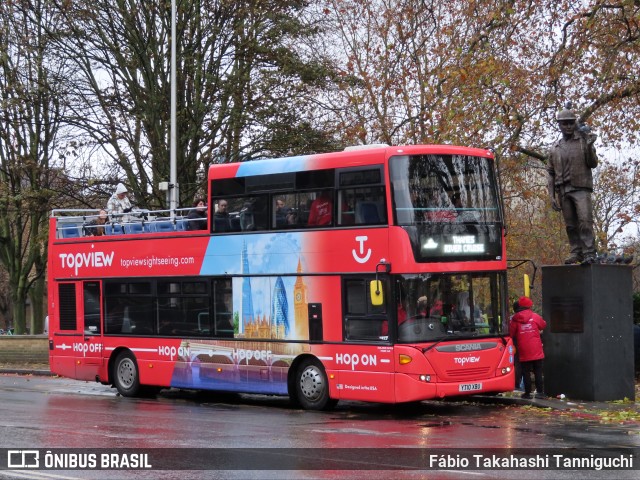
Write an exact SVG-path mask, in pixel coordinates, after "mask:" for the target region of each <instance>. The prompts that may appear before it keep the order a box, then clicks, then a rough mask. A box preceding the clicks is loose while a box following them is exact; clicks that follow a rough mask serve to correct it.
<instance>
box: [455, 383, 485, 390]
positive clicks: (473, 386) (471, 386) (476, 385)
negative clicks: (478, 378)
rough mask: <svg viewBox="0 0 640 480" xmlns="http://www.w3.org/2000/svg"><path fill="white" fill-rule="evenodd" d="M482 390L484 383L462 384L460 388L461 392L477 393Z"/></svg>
mask: <svg viewBox="0 0 640 480" xmlns="http://www.w3.org/2000/svg"><path fill="white" fill-rule="evenodd" d="M476 390H482V383H461V384H460V386H459V387H458V391H459V392H475V391H476Z"/></svg>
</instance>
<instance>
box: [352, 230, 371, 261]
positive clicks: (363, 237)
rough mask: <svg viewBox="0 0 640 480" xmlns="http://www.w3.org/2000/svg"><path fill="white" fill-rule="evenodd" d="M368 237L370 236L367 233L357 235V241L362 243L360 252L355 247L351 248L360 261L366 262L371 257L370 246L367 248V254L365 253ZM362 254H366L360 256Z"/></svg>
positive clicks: (355, 258)
mask: <svg viewBox="0 0 640 480" xmlns="http://www.w3.org/2000/svg"><path fill="white" fill-rule="evenodd" d="M368 239H369V237H367V236H366V235H359V236H357V237H356V242H358V243H360V254H358V253H357V252H356V249H355V248H354V249H353V250H351V253H352V254H353V259H354V260H355V261H356V262H358V263H366V262H367V261H368V260H369V258H370V257H371V249H370V248H368V249H367V254H366V255H364V242H366V241H367V240H368ZM360 255H364V256H360Z"/></svg>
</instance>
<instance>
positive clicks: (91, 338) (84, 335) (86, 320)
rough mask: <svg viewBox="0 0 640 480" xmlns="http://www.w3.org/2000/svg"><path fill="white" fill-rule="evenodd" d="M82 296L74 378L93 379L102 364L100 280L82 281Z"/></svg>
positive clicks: (79, 303)
mask: <svg viewBox="0 0 640 480" xmlns="http://www.w3.org/2000/svg"><path fill="white" fill-rule="evenodd" d="M81 295H82V298H81V299H79V300H80V302H78V305H82V309H81V310H80V309H79V310H80V311H79V312H78V313H79V314H78V320H79V321H78V330H79V332H80V333H81V336H80V340H79V343H78V344H77V345H76V346H75V347H74V348H75V351H76V357H77V358H76V378H77V379H79V380H95V378H96V375H97V374H98V370H99V368H100V366H101V365H102V357H103V350H104V344H103V342H102V328H101V321H100V319H101V317H102V315H101V310H102V301H101V298H102V297H101V294H100V282H98V281H89V282H82V292H81Z"/></svg>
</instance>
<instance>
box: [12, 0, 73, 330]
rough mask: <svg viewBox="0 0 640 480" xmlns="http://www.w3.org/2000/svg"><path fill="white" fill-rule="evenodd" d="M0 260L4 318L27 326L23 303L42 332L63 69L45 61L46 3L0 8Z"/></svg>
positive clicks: (51, 59) (36, 1)
mask: <svg viewBox="0 0 640 480" xmlns="http://www.w3.org/2000/svg"><path fill="white" fill-rule="evenodd" d="M0 17H1V18H2V19H3V21H2V23H1V24H0V25H1V26H0V52H2V54H1V55H0V96H1V97H0V101H1V108H0V262H1V263H2V266H3V267H4V268H5V269H6V272H7V276H8V284H9V291H10V300H11V302H10V305H9V306H10V309H11V312H10V317H12V318H13V322H14V326H15V329H16V332H17V333H23V332H25V329H26V319H25V303H26V300H27V296H28V295H29V292H30V291H31V290H32V289H33V288H35V291H36V292H38V293H39V295H38V296H37V297H33V298H34V299H37V300H38V301H36V302H35V303H34V304H33V308H34V316H35V320H36V324H35V329H36V330H40V329H41V328H42V320H43V318H44V314H43V308H44V307H43V298H44V294H43V292H44V276H43V275H44V271H45V265H46V254H47V231H48V228H47V217H48V209H49V205H50V203H49V202H50V199H51V197H52V195H53V191H52V189H51V185H52V177H53V176H54V174H55V171H52V170H51V169H50V166H51V163H52V159H53V158H54V157H55V155H56V151H55V147H56V144H57V137H58V133H59V131H60V128H61V120H62V114H63V110H64V95H63V93H62V89H61V79H62V78H63V77H64V73H65V72H64V70H65V65H64V63H61V62H59V61H58V60H57V59H56V58H54V57H53V56H51V50H50V43H49V38H48V36H47V34H46V30H51V29H52V26H53V24H54V22H55V16H53V15H52V12H51V9H49V8H48V2H46V1H44V0H33V1H31V2H13V1H9V2H3V3H2V4H0Z"/></svg>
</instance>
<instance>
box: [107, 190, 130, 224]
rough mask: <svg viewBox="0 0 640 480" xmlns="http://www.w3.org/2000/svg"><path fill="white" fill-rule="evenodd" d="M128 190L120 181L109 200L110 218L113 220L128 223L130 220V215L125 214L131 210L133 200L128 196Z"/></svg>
mask: <svg viewBox="0 0 640 480" xmlns="http://www.w3.org/2000/svg"><path fill="white" fill-rule="evenodd" d="M127 194H128V190H127V187H125V186H124V185H123V184H122V183H119V184H118V186H117V187H116V191H115V193H114V194H113V195H111V198H109V201H108V202H107V208H106V210H107V213H108V214H109V219H110V221H112V222H117V223H127V222H129V215H125V214H127V213H130V212H131V202H130V201H129V198H128V197H127Z"/></svg>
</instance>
